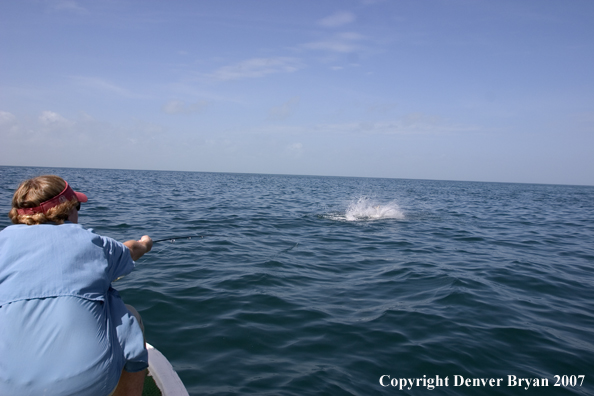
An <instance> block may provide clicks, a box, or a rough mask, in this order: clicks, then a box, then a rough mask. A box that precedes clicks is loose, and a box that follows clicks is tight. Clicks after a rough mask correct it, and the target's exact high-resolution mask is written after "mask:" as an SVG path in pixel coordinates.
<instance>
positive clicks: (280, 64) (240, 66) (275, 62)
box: [211, 57, 303, 81]
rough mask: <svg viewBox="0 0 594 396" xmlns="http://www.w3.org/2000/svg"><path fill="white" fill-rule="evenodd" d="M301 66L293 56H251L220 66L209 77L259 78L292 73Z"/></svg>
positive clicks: (230, 78) (226, 78) (221, 78)
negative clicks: (250, 57)
mask: <svg viewBox="0 0 594 396" xmlns="http://www.w3.org/2000/svg"><path fill="white" fill-rule="evenodd" d="M302 67H303V66H302V65H301V63H300V62H299V61H298V60H297V59H295V58H287V57H275V58H252V59H248V60H245V61H243V62H239V63H237V64H235V65H230V66H224V67H221V68H220V69H218V70H216V71H215V72H214V73H212V74H211V77H212V78H214V79H216V80H222V81H228V80H240V79H243V78H259V77H264V76H266V75H268V74H274V73H292V72H295V71H297V70H299V69H301V68H302Z"/></svg>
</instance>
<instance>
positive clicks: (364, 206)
mask: <svg viewBox="0 0 594 396" xmlns="http://www.w3.org/2000/svg"><path fill="white" fill-rule="evenodd" d="M324 217H325V218H328V219H332V220H343V221H345V220H346V221H369V220H382V219H404V213H403V212H402V210H401V209H400V207H399V206H398V204H396V202H393V201H392V202H388V203H380V202H377V201H375V200H373V199H371V198H368V197H361V198H359V199H357V201H354V202H351V203H350V204H349V205H348V207H347V209H346V211H345V212H344V213H330V214H327V215H325V216H324Z"/></svg>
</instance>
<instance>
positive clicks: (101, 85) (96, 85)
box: [73, 76, 142, 98]
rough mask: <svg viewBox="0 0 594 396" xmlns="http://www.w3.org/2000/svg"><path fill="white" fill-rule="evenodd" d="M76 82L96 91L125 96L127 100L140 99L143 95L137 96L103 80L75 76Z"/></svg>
mask: <svg viewBox="0 0 594 396" xmlns="http://www.w3.org/2000/svg"><path fill="white" fill-rule="evenodd" d="M73 79H74V81H75V82H76V83H77V84H79V85H82V86H83V87H86V88H91V89H95V90H98V91H104V92H110V93H114V94H117V95H119V96H124V97H127V98H140V97H142V96H141V95H138V94H135V93H133V92H131V91H130V90H128V89H126V88H122V87H120V86H119V85H116V84H114V83H112V82H110V81H106V80H104V79H101V78H97V77H83V76H75V77H73Z"/></svg>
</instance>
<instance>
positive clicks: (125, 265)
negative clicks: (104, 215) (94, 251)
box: [100, 236, 135, 282]
mask: <svg viewBox="0 0 594 396" xmlns="http://www.w3.org/2000/svg"><path fill="white" fill-rule="evenodd" d="M100 238H101V239H102V241H103V251H104V252H105V257H106V258H107V261H108V269H107V271H108V275H109V279H110V281H112V282H113V281H114V280H116V279H118V278H119V277H121V276H124V275H128V274H129V273H130V272H132V270H133V269H134V267H135V263H134V261H133V260H132V256H131V254H130V249H128V247H127V246H126V245H124V244H123V243H121V242H118V241H116V240H115V239H111V238H108V237H104V236H101V237H100Z"/></svg>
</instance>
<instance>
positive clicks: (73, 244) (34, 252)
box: [0, 223, 148, 396]
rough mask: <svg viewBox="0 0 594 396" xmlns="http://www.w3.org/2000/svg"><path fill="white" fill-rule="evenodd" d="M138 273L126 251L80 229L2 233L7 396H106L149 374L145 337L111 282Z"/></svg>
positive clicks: (1, 353) (1, 344) (1, 393)
mask: <svg viewBox="0 0 594 396" xmlns="http://www.w3.org/2000/svg"><path fill="white" fill-rule="evenodd" d="M133 269H134V261H132V258H131V256H130V251H129V250H128V248H127V247H126V246H124V245H123V244H122V243H120V242H117V241H115V240H113V239H111V238H106V237H102V236H99V235H96V234H94V233H93V232H92V231H89V230H85V229H84V228H82V226H80V225H78V224H72V223H66V224H62V225H50V224H41V225H33V226H27V225H13V226H9V227H6V228H5V229H4V230H2V231H1V232H0V396H15V395H19V396H20V395H23V396H24V395H60V396H66V395H85V396H106V395H107V394H109V393H110V392H111V391H112V390H113V389H114V388H115V386H116V385H117V382H118V380H119V377H120V374H121V371H122V369H123V368H125V369H126V371H129V372H135V371H140V370H143V369H145V368H146V367H147V366H148V354H147V351H146V349H145V348H144V341H143V336H142V331H141V330H140V327H139V326H138V324H137V323H135V322H136V318H134V316H132V315H131V314H130V313H129V311H128V310H127V309H126V307H125V305H124V303H123V301H122V299H121V298H120V296H119V294H118V293H117V291H116V290H114V289H113V288H111V282H112V281H113V280H115V279H117V278H118V277H120V276H123V275H126V274H129V273H130V272H131V271H132V270H133Z"/></svg>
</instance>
